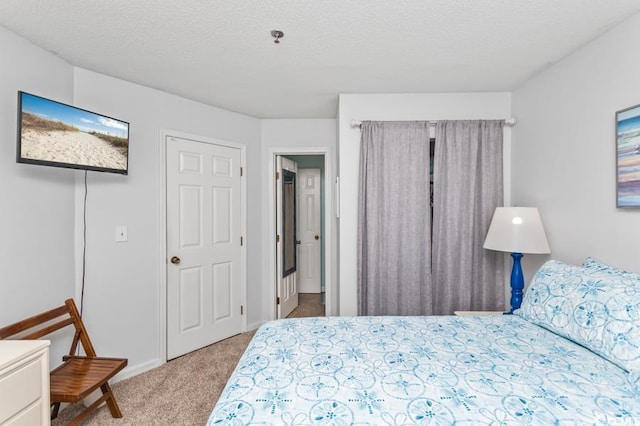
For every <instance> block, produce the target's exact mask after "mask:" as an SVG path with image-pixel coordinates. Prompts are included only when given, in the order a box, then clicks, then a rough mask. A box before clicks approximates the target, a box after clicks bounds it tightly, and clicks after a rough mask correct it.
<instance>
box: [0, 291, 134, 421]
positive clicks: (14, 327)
mask: <svg viewBox="0 0 640 426" xmlns="http://www.w3.org/2000/svg"><path fill="white" fill-rule="evenodd" d="M69 325H73V327H74V328H75V333H74V336H73V340H72V343H71V349H70V350H69V355H67V356H64V357H63V359H62V361H63V363H62V365H60V366H59V367H57V368H55V369H54V370H53V371H51V391H50V392H51V407H52V411H51V418H52V419H55V418H56V417H57V416H58V411H59V409H60V403H62V402H68V403H77V402H80V401H82V400H83V399H84V398H86V397H87V396H88V395H89V394H91V393H92V392H93V391H95V390H96V389H98V388H100V390H101V391H102V396H101V397H100V398H99V399H98V400H96V401H95V402H93V403H92V404H91V405H89V406H88V407H87V408H86V409H85V410H84V411H83V412H81V413H80V414H79V415H78V416H76V417H75V418H74V419H73V420H72V421H71V422H70V423H69V424H70V425H77V424H78V423H80V422H81V421H82V419H84V418H85V417H86V416H88V415H89V414H90V413H91V412H92V411H93V410H95V409H96V408H98V407H99V406H100V404H102V403H103V402H106V403H107V405H108V407H109V410H110V411H111V415H112V416H113V417H117V418H119V417H122V413H121V412H120V408H119V407H118V404H117V403H116V399H115V397H114V395H113V392H112V391H111V387H110V386H109V383H108V380H109V379H111V378H112V377H113V376H115V375H116V374H117V373H118V372H119V371H120V370H122V369H123V368H124V367H125V366H126V365H127V359H125V358H99V357H97V356H96V351H95V349H94V348H93V345H92V344H91V340H89V335H88V334H87V330H86V328H85V327H84V324H83V323H82V319H81V318H80V314H79V313H78V309H77V308H76V304H75V303H74V302H73V299H67V300H65V302H64V305H62V306H60V307H59V308H55V309H52V310H50V311H47V312H43V313H41V314H39V315H35V316H32V317H31V318H27V319H25V320H22V321H19V322H17V323H15V324H11V325H8V326H6V327H3V328H0V340H3V339H7V338H9V337H11V338H15V339H21V340H34V339H39V338H41V337H43V336H45V335H47V334H49V333H52V332H54V331H56V330H59V329H61V328H64V327H66V326H69ZM78 342H80V344H81V345H82V349H83V351H84V353H85V356H78V355H76V352H77V349H78Z"/></svg>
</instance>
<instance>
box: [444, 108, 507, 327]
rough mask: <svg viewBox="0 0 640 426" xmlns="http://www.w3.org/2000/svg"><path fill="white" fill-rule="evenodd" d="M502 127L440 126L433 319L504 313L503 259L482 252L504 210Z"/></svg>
mask: <svg viewBox="0 0 640 426" xmlns="http://www.w3.org/2000/svg"><path fill="white" fill-rule="evenodd" d="M503 125H504V122H503V121H498V120H495V121H486V120H470V121H439V122H438V124H437V126H436V145H435V158H434V165H433V169H434V170H433V171H434V194H433V198H434V201H433V203H434V204H433V256H432V264H433V265H432V268H433V276H434V288H433V313H434V314H435V315H450V314H452V313H453V311H455V310H472V311H475V310H502V309H504V308H505V296H504V266H503V264H504V258H503V254H502V253H499V252H495V251H492V250H486V249H484V248H482V245H483V243H484V239H485V236H486V234H487V230H488V229H489V224H490V222H491V218H492V216H493V212H494V210H495V208H496V207H498V206H502V204H503V182H502V167H503V166H502V140H503V129H502V128H503Z"/></svg>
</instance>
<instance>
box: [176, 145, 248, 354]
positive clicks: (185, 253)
mask: <svg viewBox="0 0 640 426" xmlns="http://www.w3.org/2000/svg"><path fill="white" fill-rule="evenodd" d="M166 161H167V163H166V173H167V358H168V359H172V358H175V357H177V356H180V355H183V354H185V353H187V352H191V351H193V350H196V349H199V348H202V347H204V346H207V345H209V344H211V343H214V342H217V341H219V340H222V339H225V338H227V337H230V336H233V335H235V334H238V333H240V332H241V331H242V315H241V309H242V307H241V303H242V291H241V290H242V289H241V285H242V283H241V280H242V278H241V234H240V233H241V229H242V227H241V221H240V218H241V197H242V194H241V169H240V167H241V165H240V161H241V152H240V149H238V148H233V147H228V146H222V145H215V144H211V143H205V142H202V141H196V140H189V139H182V138H178V137H171V136H169V137H167V157H166Z"/></svg>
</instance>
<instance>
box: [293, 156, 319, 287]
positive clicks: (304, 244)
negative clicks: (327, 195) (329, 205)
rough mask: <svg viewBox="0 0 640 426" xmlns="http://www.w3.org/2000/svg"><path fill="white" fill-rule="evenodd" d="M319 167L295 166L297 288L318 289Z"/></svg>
mask: <svg viewBox="0 0 640 426" xmlns="http://www.w3.org/2000/svg"><path fill="white" fill-rule="evenodd" d="M320 214H321V212H320V169H299V170H298V232H297V235H298V239H299V240H300V247H299V249H298V254H299V257H298V291H299V292H300V293H320V291H321V284H320V247H321V240H322V236H321V235H320Z"/></svg>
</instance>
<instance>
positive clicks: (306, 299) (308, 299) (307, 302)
mask: <svg viewBox="0 0 640 426" xmlns="http://www.w3.org/2000/svg"><path fill="white" fill-rule="evenodd" d="M322 296H323V293H299V294H298V307H297V308H295V309H294V310H293V312H291V313H290V314H289V316H288V317H287V318H306V317H323V316H324V304H323V303H322V300H323V297H322Z"/></svg>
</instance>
